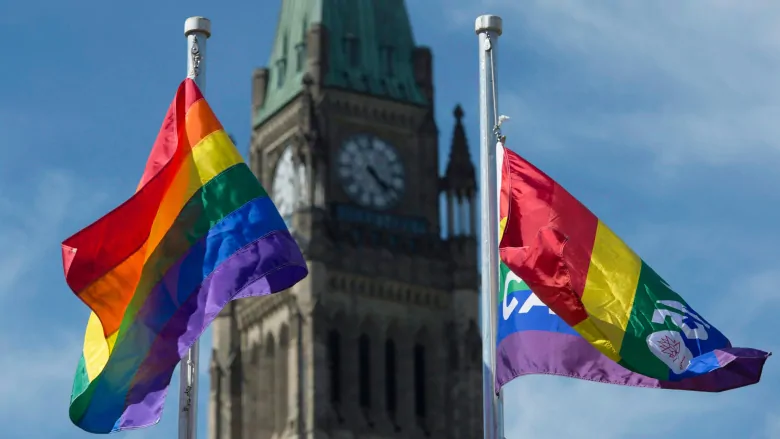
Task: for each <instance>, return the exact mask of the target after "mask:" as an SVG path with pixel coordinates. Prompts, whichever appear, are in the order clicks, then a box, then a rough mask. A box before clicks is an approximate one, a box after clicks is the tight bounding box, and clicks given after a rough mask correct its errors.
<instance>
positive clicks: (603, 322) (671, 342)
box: [496, 143, 770, 392]
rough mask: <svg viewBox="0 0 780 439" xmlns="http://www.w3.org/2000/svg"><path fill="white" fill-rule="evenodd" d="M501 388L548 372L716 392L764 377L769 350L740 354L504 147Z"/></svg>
mask: <svg viewBox="0 0 780 439" xmlns="http://www.w3.org/2000/svg"><path fill="white" fill-rule="evenodd" d="M497 160H498V168H497V169H498V174H499V179H500V181H499V185H498V190H499V194H498V195H499V200H500V202H499V204H500V207H499V210H500V225H499V228H500V231H499V236H500V244H499V252H500V256H501V287H500V288H501V291H500V300H499V305H498V306H499V309H498V310H497V311H498V316H499V318H498V321H499V324H498V334H497V356H498V358H497V372H496V375H497V377H496V380H497V385H498V386H499V387H500V386H501V385H503V384H506V382H508V381H510V380H511V379H513V378H515V377H517V376H520V375H525V374H531V373H543V374H553V375H563V376H570V377H574V378H580V379H587V380H592V381H599V382H606V383H613V384H622V385H633V386H641V387H653V388H671V389H680V390H694V391H708V392H718V391H724V390H729V389H733V388H737V387H743V386H747V385H750V384H754V383H756V382H758V381H759V380H760V377H761V373H762V370H763V366H764V363H765V362H766V360H767V358H768V357H769V355H770V354H769V353H767V352H764V351H760V350H757V349H751V348H734V347H732V346H731V343H730V341H729V340H728V339H727V338H726V337H725V336H724V335H723V334H722V333H721V332H720V331H719V330H718V329H717V328H715V327H714V326H713V325H712V324H711V323H710V322H709V321H707V320H705V319H704V318H703V317H702V316H701V315H699V314H698V313H696V312H695V311H694V310H693V309H692V308H691V307H690V305H688V304H687V303H686V302H685V301H684V300H683V299H682V297H680V296H679V295H678V294H677V293H676V292H674V291H673V290H672V289H671V287H670V286H669V284H668V283H667V282H666V281H665V280H664V279H663V278H661V277H660V276H659V275H658V274H657V273H656V272H655V271H653V270H652V269H651V268H650V267H649V266H648V265H647V264H646V263H645V262H644V261H643V260H642V259H640V258H639V256H637V255H636V254H635V253H634V252H633V251H632V250H631V249H630V248H629V247H628V246H627V245H626V244H625V243H624V242H623V241H622V240H621V239H620V238H619V237H618V236H617V235H615V234H614V233H613V232H612V231H611V230H610V229H609V228H608V227H607V226H606V225H605V224H604V223H603V222H601V221H600V220H599V219H598V218H597V217H596V216H595V215H593V213H591V212H590V211H589V210H588V209H587V208H586V207H585V206H583V205H582V204H581V203H580V202H579V201H578V200H576V199H575V198H574V197H572V196H571V195H570V194H569V193H568V192H567V191H566V190H565V189H563V187H561V186H560V185H559V184H558V183H556V182H555V181H554V180H553V179H551V178H550V177H548V176H547V175H546V174H544V173H543V172H542V171H541V170H539V169H537V168H536V167H534V166H533V165H532V164H530V163H528V162H527V161H525V160H524V159H523V158H521V157H520V156H519V155H517V154H516V153H514V152H513V151H511V150H509V149H507V148H505V147H504V146H503V145H502V144H501V143H499V144H498V145H497Z"/></svg>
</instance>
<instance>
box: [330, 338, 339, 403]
mask: <svg viewBox="0 0 780 439" xmlns="http://www.w3.org/2000/svg"><path fill="white" fill-rule="evenodd" d="M328 370H329V372H330V401H331V402H333V403H340V402H341V335H339V332H338V331H336V330H332V331H330V333H328Z"/></svg>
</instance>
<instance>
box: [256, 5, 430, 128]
mask: <svg viewBox="0 0 780 439" xmlns="http://www.w3.org/2000/svg"><path fill="white" fill-rule="evenodd" d="M317 23H319V24H321V25H322V26H323V27H324V28H325V30H326V32H327V47H326V51H327V60H328V61H327V64H328V69H327V72H324V78H323V84H322V85H323V86H324V87H334V88H340V89H345V90H351V91H355V92H359V93H366V94H370V95H374V96H377V97H385V98H389V99H394V100H397V101H401V102H408V103H411V104H416V105H427V104H428V102H427V99H426V97H425V96H424V95H423V93H422V92H421V90H420V88H419V87H418V85H417V83H416V81H415V77H414V65H413V61H412V53H413V51H414V49H415V47H416V45H415V42H414V36H413V34H412V27H411V24H410V22H409V15H408V13H407V11H406V5H405V4H404V0H283V1H282V8H281V11H280V13H279V22H278V25H277V29H276V37H275V39H274V45H273V50H272V51H271V59H270V61H269V63H268V66H267V67H268V70H269V75H268V82H267V88H266V93H265V99H264V101H263V105H262V106H261V107H260V108H259V109H258V111H257V113H256V114H255V117H254V120H253V124H254V125H258V124H260V123H262V122H264V121H265V120H266V119H268V117H270V116H271V115H273V114H274V113H275V112H277V111H278V110H279V109H281V108H282V107H283V106H284V105H286V104H287V103H288V102H290V100H292V99H293V98H294V97H295V96H297V95H298V93H300V92H301V91H302V90H303V86H302V84H301V82H302V80H303V76H304V74H305V73H306V38H307V36H306V34H307V31H308V30H309V29H310V27H311V26H312V25H314V24H317Z"/></svg>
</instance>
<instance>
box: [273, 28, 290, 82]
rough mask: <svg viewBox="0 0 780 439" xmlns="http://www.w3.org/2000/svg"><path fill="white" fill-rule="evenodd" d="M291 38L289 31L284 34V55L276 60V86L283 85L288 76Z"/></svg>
mask: <svg viewBox="0 0 780 439" xmlns="http://www.w3.org/2000/svg"><path fill="white" fill-rule="evenodd" d="M289 44H290V38H289V37H288V36H287V32H285V33H284V35H283V36H282V50H281V52H282V56H281V57H280V58H279V60H278V61H276V75H277V76H276V86H277V87H282V86H283V85H284V79H285V77H286V76H287V50H288V49H289Z"/></svg>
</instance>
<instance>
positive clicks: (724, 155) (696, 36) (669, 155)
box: [445, 0, 780, 167]
mask: <svg viewBox="0 0 780 439" xmlns="http://www.w3.org/2000/svg"><path fill="white" fill-rule="evenodd" d="M447 5H448V6H450V7H448V8H445V10H446V11H448V12H449V14H450V17H451V18H452V19H453V20H452V21H451V22H452V23H454V27H453V31H455V29H457V32H463V29H464V28H467V26H470V25H473V22H474V19H475V17H476V16H477V15H478V14H481V13H485V12H486V11H489V12H491V13H496V14H499V15H501V16H502V17H503V19H504V29H505V31H504V35H503V36H502V37H501V40H500V49H499V50H500V51H499V54H498V57H499V63H500V66H501V65H503V66H504V69H503V70H502V67H500V66H499V71H498V74H499V86H500V89H501V95H500V100H501V108H500V111H501V112H502V113H505V114H508V115H510V116H517V117H514V118H513V119H514V121H513V123H512V124H509V125H508V126H507V129H506V132H507V134H509V135H510V138H515V139H517V138H520V139H523V143H524V144H528V147H531V148H535V149H536V148H538V149H540V150H549V147H550V146H551V145H553V146H558V147H561V146H565V145H568V146H569V147H570V148H574V147H577V148H581V147H582V145H583V144H587V145H588V147H589V148H591V147H593V145H595V147H597V148H605V149H606V150H607V151H606V152H609V151H612V152H614V151H624V150H636V151H638V152H645V153H647V152H649V153H650V154H651V159H652V160H653V161H654V162H655V164H656V165H657V166H666V167H669V166H675V165H683V164H687V163H690V162H691V161H696V162H698V163H701V164H706V165H714V166H721V165H727V164H735V163H739V164H745V163H749V164H762V163H765V162H766V161H767V160H772V161H775V162H776V161H779V160H780V147H779V146H778V142H777V139H778V138H780V125H778V124H777V123H776V121H777V120H778V119H780V105H779V104H778V102H780V77H778V75H777V74H776V72H777V71H778V70H780V32H778V30H777V29H778V23H780V5H778V4H776V3H773V2H769V1H760V2H753V3H750V4H747V3H745V2H740V1H714V2H712V1H703V0H702V1H694V2H688V3H685V4H682V3H673V4H672V3H668V4H667V3H656V2H617V1H612V2H596V3H587V4H584V3H582V2H577V1H572V0H529V1H523V2H515V1H511V0H486V1H482V2H478V3H473V2H459V4H458V6H456V7H452V2H449V3H447ZM529 58H532V61H529V62H532V63H534V68H535V69H539V68H542V69H544V72H545V75H543V77H540V76H539V75H536V76H534V75H532V74H531V73H528V74H527V75H523V72H524V71H525V70H524V69H525V66H526V65H527V63H525V62H524V59H529ZM509 59H511V61H509ZM508 64H512V68H514V69H519V71H517V70H514V71H510V70H508V69H506V66H507V65H508ZM540 66H542V67H540ZM517 77H522V78H523V79H522V80H517V79H516V78H517ZM586 142H587V143H586Z"/></svg>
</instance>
